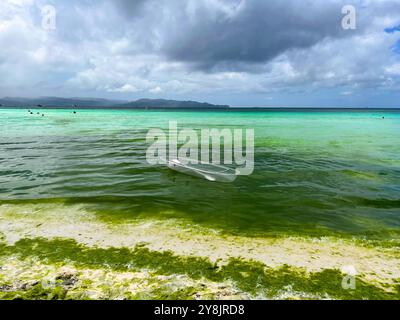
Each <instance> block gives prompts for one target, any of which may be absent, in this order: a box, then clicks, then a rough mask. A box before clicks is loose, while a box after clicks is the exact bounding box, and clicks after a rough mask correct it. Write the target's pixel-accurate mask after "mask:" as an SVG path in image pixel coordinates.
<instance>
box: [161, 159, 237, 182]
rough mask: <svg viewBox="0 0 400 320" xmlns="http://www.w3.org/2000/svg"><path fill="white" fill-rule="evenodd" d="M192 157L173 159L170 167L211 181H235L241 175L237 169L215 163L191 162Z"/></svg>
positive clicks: (169, 163) (169, 162)
mask: <svg viewBox="0 0 400 320" xmlns="http://www.w3.org/2000/svg"><path fill="white" fill-rule="evenodd" d="M190 161H191V159H182V158H180V159H173V160H169V161H168V162H167V165H168V167H169V168H170V169H172V170H174V171H177V172H180V173H184V174H187V175H190V176H194V177H198V178H203V179H206V180H208V181H211V182H233V181H235V180H236V178H237V176H238V175H239V171H238V170H236V169H232V168H228V167H225V166H222V165H217V164H213V163H205V162H199V163H197V164H193V163H190Z"/></svg>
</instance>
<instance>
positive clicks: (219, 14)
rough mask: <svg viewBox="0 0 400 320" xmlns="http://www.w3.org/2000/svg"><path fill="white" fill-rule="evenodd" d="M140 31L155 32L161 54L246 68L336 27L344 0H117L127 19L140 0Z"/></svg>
mask: <svg viewBox="0 0 400 320" xmlns="http://www.w3.org/2000/svg"><path fill="white" fill-rule="evenodd" d="M145 3H147V4H149V5H150V7H151V9H150V10H147V11H146V14H145V15H144V16H143V18H142V19H143V20H144V21H145V23H146V25H147V26H146V28H143V30H142V36H143V38H145V37H152V36H153V35H152V34H151V32H153V33H154V32H155V33H156V34H157V35H158V36H159V37H160V39H159V47H158V49H159V50H160V53H161V54H163V55H164V56H166V57H167V58H168V59H170V60H174V61H180V62H187V63H189V64H191V65H192V66H195V67H196V68H198V69H203V70H210V69H235V68H239V69H240V68H246V64H254V63H261V62H266V61H269V60H271V59H273V58H275V57H276V56H278V55H279V54H281V53H284V52H286V51H288V50H291V49H298V48H308V47H311V46H313V45H314V44H316V43H318V42H319V41H321V40H323V39H325V38H326V37H341V36H346V35H348V34H349V33H348V32H347V33H346V32H344V30H343V29H342V28H341V19H342V17H343V15H342V13H341V9H342V7H343V5H344V4H348V3H349V1H347V3H345V1H336V0H328V1H310V0H308V1H298V0H285V1H281V0H269V1H266V0H248V1H240V0H229V1H223V0H213V1H212V0H207V1H202V0H198V1H190V0H189V1H183V0H168V1H163V0H159V1H153V0H147V1H146V0H137V1H128V0H117V1H116V2H115V5H116V6H117V8H119V9H120V11H121V12H122V13H123V15H125V16H126V17H127V18H128V19H129V18H132V17H133V16H135V15H137V14H138V13H139V12H140V10H142V8H143V6H144V4H145Z"/></svg>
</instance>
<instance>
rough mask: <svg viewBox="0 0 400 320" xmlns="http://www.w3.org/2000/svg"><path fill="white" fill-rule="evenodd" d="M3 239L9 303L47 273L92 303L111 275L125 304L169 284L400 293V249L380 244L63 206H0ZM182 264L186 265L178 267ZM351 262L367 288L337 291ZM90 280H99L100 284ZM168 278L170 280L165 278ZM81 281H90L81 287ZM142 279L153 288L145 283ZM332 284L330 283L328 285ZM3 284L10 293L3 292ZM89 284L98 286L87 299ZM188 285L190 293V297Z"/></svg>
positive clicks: (202, 288) (231, 291) (226, 289)
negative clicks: (103, 216) (105, 215)
mask: <svg viewBox="0 0 400 320" xmlns="http://www.w3.org/2000/svg"><path fill="white" fill-rule="evenodd" d="M0 235H1V236H2V237H1V238H2V241H1V243H2V246H3V247H4V250H3V254H2V255H1V256H0V266H2V268H1V269H0V296H1V295H3V296H4V295H5V294H6V297H9V298H12V292H14V293H15V295H16V296H18V295H22V294H23V291H24V290H22V291H21V290H17V289H18V288H19V287H18V283H21V281H22V282H24V281H25V283H23V285H25V287H26V288H29V283H35V281H36V282H37V281H39V283H41V281H43V279H46V276H44V275H43V272H44V273H45V274H46V275H47V278H53V280H54V279H56V278H58V277H61V278H63V274H64V273H66V274H67V276H66V277H67V278H68V277H70V278H71V277H72V278H74V277H76V278H79V279H80V280H79V281H78V280H77V281H76V282H74V286H72V287H71V288H67V289H66V288H64V289H62V288H63V287H62V285H61V289H58V290H62V291H63V290H64V291H67V292H69V294H70V295H71V294H73V293H74V292H75V293H76V294H79V295H83V296H85V295H86V296H87V298H92V299H102V298H105V299H107V298H116V297H115V296H114V295H113V294H110V293H107V292H108V290H110V286H109V285H107V284H106V283H105V282H104V281H105V280H104V281H103V280H99V279H103V278H104V279H107V278H108V277H110V275H114V278H115V279H118V278H120V277H122V278H124V277H125V278H126V279H128V280H123V281H122V280H121V281H122V282H121V283H125V285H124V288H125V289H121V290H120V291H119V295H120V296H121V297H125V298H128V299H134V298H135V297H136V298H138V297H139V296H140V297H143V296H145V297H146V295H147V298H148V299H156V298H157V296H158V294H161V293H160V292H158V293H156V291H157V290H156V289H157V288H161V287H162V286H161V285H160V284H161V283H164V284H165V286H167V287H169V284H176V285H177V286H178V287H181V288H182V290H183V291H182V292H181V293H182V294H183V295H184V296H185V297H186V298H190V299H191V298H193V299H195V298H198V299H205V298H213V299H224V298H227V299H232V297H235V298H239V299H257V298H262V299H274V298H282V297H284V298H287V299H297V298H310V299H313V298H315V299H317V298H324V297H326V298H329V299H330V298H332V299H335V298H339V299H340V298H341V297H347V298H349V297H350V298H351V296H352V295H351V294H353V295H354V298H357V297H358V298H367V299H368V298H377V297H379V295H384V296H385V297H386V298H388V297H389V298H390V297H391V296H393V298H396V295H397V298H398V295H399V293H400V291H396V290H399V288H400V287H399V283H400V282H399V280H400V254H399V253H398V250H397V249H398V248H396V246H395V247H390V246H379V245H377V242H376V241H375V242H369V241H368V240H365V242H363V243H361V242H360V240H350V239H341V238H334V237H325V238H311V237H310V238H307V237H278V238H268V237H256V238H249V237H245V236H231V235H226V234H222V233H221V232H218V231H216V230H213V229H209V228H205V227H202V226H199V225H191V224H187V223H185V222H184V221H180V220H178V219H172V220H156V219H142V221H126V222H125V223H116V224H113V223H111V222H105V221H102V220H100V219H98V217H96V215H95V214H94V213H91V212H89V211H87V210H86V209H83V208H82V207H81V206H80V205H64V204H62V203H56V204H51V203H49V204H40V205H27V204H24V205H16V204H2V205H0ZM122 253H123V254H122ZM120 255H123V256H125V257H127V258H126V259H127V260H124V257H120ZM129 257H130V258H129ZM121 259H122V260H121ZM146 259H148V260H146ZM132 261H133V262H132ZM143 261H147V262H146V263H144V264H143ZM154 262H155V263H154ZM179 264H182V265H183V267H181V268H179ZM32 265H34V267H32ZM113 265H115V267H113ZM160 266H161V267H160ZM233 266H234V268H232V267H233ZM348 266H353V267H354V268H355V269H356V270H357V279H358V282H360V283H361V286H362V287H366V288H367V289H368V290H367V289H365V290H364V291H363V292H358V290H356V291H354V292H353V293H351V292H349V291H348V292H345V291H344V290H343V289H342V288H341V281H340V280H341V279H342V278H343V276H344V275H343V273H342V270H343V269H345V268H346V267H348ZM26 269H27V270H26ZM175 269H176V270H175ZM241 269H243V271H240V270H241ZM4 270H8V271H7V272H4ZM18 270H20V271H21V270H22V271H21V274H23V276H21V277H22V278H21V277H19V276H16V277H14V278H15V280H13V281H14V282H15V281H16V282H15V283H13V284H11V283H8V282H10V281H11V278H10V277H8V276H7V275H6V273H7V274H19V272H18ZM23 270H25V271H23ZM29 270H31V271H29ZM35 270H36V271H35ZM65 270H67V271H65ZM68 270H69V271H68ZM71 270H73V271H71ZM170 270H171V271H172V273H170ZM233 271H234V272H235V274H234V275H232V272H233ZM267 271H268V272H267ZM242 273H243V274H245V275H247V276H246V277H245V279H246V281H241V280H243V279H242V277H243V275H242ZM78 274H79V277H78ZM96 274H101V275H102V276H101V277H100V278H96V277H97V276H96ZM327 274H328V275H329V277H328V278H329V279H328V280H326V279H325V280H324V281H325V282H326V281H327V284H325V285H326V288H325V285H324V284H323V282H322V283H319V282H318V283H319V284H318V288H319V289H318V290H319V291H318V290H317V289H315V288H314V287H315V283H314V282H315V281H311V280H309V279H308V278H310V277H311V278H313V277H314V278H315V277H317V278H318V279H319V277H322V278H325V277H326V275H327ZM252 276H257V277H258V279H264V277H267V276H268V277H272V278H273V279H274V281H272V280H271V279H269V278H268V279H269V280H268V281H267V280H265V281H264V282H265V283H264V282H263V281H261V284H259V286H258V289H257V290H255V291H254V288H253V289H252V288H251V287H248V285H250V284H252V283H253V282H252V280H250V279H247V277H252ZM165 277H167V278H168V280H166V281H164V280H165ZM282 277H289V278H293V280H292V281H293V283H294V284H296V283H297V285H298V287H299V288H301V290H299V289H297V290H294V289H293V288H289V287H290V281H289V284H287V285H286V286H283V284H282V282H281V281H280V280H279V279H281V278H282ZM20 278H21V279H20ZM61 278H60V279H61ZM64 278H65V277H64ZM125 278H124V279H125ZM7 279H8V280H7ZM129 279H131V280H129ZM143 279H145V280H143ZM163 279H164V280H163ZM64 280H65V279H64ZM67 280H68V279H67ZM67 280H65V281H66V282H67V283H70V282H71V281H67ZM83 280H85V281H86V282H90V283H91V285H90V286H89V287H88V288H85V286H83V285H82V283H81V282H82V281H83ZM253 280H254V281H255V282H256V283H257V281H258V280H257V279H253ZM278 280H279V281H278ZM65 281H64V282H65ZM146 281H147V282H146ZM321 281H322V280H321ZM83 282H84V281H83ZM106 282H107V281H106ZM144 282H146V283H150V282H151V283H152V285H148V286H146V285H145V284H143V283H144ZM330 282H333V283H334V284H335V286H334V287H333V289H332V288H330V286H332V283H330ZM27 283H28V284H27ZM157 283H158V285H157ZM177 283H179V285H178V284H177ZM329 283H330V284H329ZM245 284H246V285H245ZM132 286H133V287H132ZM135 286H136V289H134V287H135ZM287 286H289V287H287ZM2 287H3V289H4V288H8V290H1V288H2ZM67 287H68V286H67ZM92 287H93V288H94V287H96V288H97V287H101V288H103V289H99V288H98V289H96V290H97V291H96V290H95V291H96V292H97V294H90V292H92V291H91V290H92V289H93V288H92ZM111 287H112V286H111ZM285 287H287V288H286V289H285ZM294 287H296V286H295V285H294ZM10 288H11V289H10ZM12 288H14V289H12ZM107 288H108V289H107ZM188 288H191V289H190V290H189V292H186V291H187V290H186V289H188ZM193 288H196V289H193ZM13 290H14V291H13ZM163 290H164V289H163ZM193 290H194V291H195V293H193V294H192V293H191V291H193ZM28 291H29V290H28ZM64 291H63V292H64ZM150 291H151V292H153V291H154V292H153V293H151V292H150ZM21 292H22V293H21ZM173 292H174V290H172V289H171V290H169V291H168V290H167V289H165V290H164V291H163V293H162V295H163V297H164V296H165V297H167V298H168V297H173ZM361 293H362V295H361V296H358V295H357V294H361ZM138 295H139V296H138ZM348 295H350V296H348ZM386 295H387V296H386ZM14 297H15V296H14ZM66 297H68V295H67V293H66ZM73 297H75V296H74V295H73ZM64 298H65V297H64Z"/></svg>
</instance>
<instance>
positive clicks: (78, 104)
mask: <svg viewBox="0 0 400 320" xmlns="http://www.w3.org/2000/svg"><path fill="white" fill-rule="evenodd" d="M0 106H3V107H14V108H119V109H228V108H229V106H228V105H215V104H211V103H206V102H197V101H177V100H165V99H140V100H136V101H123V100H108V99H96V98H58V97H43V98H10V97H5V98H2V99H0Z"/></svg>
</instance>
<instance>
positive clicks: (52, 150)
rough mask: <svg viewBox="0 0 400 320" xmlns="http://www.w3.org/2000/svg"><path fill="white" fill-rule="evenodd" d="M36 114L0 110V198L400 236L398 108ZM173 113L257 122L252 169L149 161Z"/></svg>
mask: <svg viewBox="0 0 400 320" xmlns="http://www.w3.org/2000/svg"><path fill="white" fill-rule="evenodd" d="M35 112H36V111H35ZM40 112H41V113H44V114H45V116H44V117H42V116H40V115H36V114H34V115H31V114H29V113H28V111H27V110H22V109H21V110H15V109H0V130H1V136H0V145H1V149H0V204H1V203H14V204H15V205H18V204H21V203H24V204H27V203H40V202H41V201H43V202H63V203H65V205H70V204H81V205H82V206H83V207H84V208H86V209H87V210H91V211H93V212H95V213H97V214H98V215H99V217H110V218H115V219H118V220H121V221H123V220H124V219H127V218H129V219H131V218H143V217H144V218H146V217H157V218H178V219H182V221H190V222H194V223H198V224H201V225H204V226H207V227H213V228H216V229H219V230H222V231H225V232H228V233H235V234H243V233H246V234H249V235H259V234H282V233H283V234H309V235H314V234H315V235H330V234H341V235H351V236H360V237H369V238H375V237H379V238H382V237H383V238H393V237H399V236H400V232H399V231H400V113H399V112H397V111H392V112H389V111H387V112H383V111H368V112H367V111H365V112H350V111H341V112H340V111H332V112H318V111H313V112H311V111H309V112H282V111H275V112H266V111H263V112H261V111H260V112H244V111H240V112H239V111H238V112H228V111H227V112H225V111H224V112H189V111H187V112H186V111H185V112H178V111H175V112H174V111H168V112H167V111H165V112H162V111H122V110H78V113H77V114H76V115H74V114H73V113H72V112H71V111H70V110H44V111H43V110H42V111H40ZM382 117H385V118H384V119H383V118H382ZM170 120H174V121H178V124H179V126H180V127H185V128H194V129H201V128H206V127H212V128H223V127H227V128H243V129H246V128H252V129H254V130H255V171H254V173H253V175H251V176H243V177H239V178H238V179H237V180H236V181H235V182H234V183H232V184H219V183H210V182H208V181H205V180H201V179H197V178H194V177H190V176H185V175H181V174H179V173H175V172H172V171H170V170H169V169H167V168H166V167H164V166H151V165H149V164H148V163H147V162H146V150H147V148H148V146H149V145H147V144H146V141H145V136H146V133H147V130H148V129H149V128H158V127H160V128H167V127H168V121H170Z"/></svg>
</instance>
